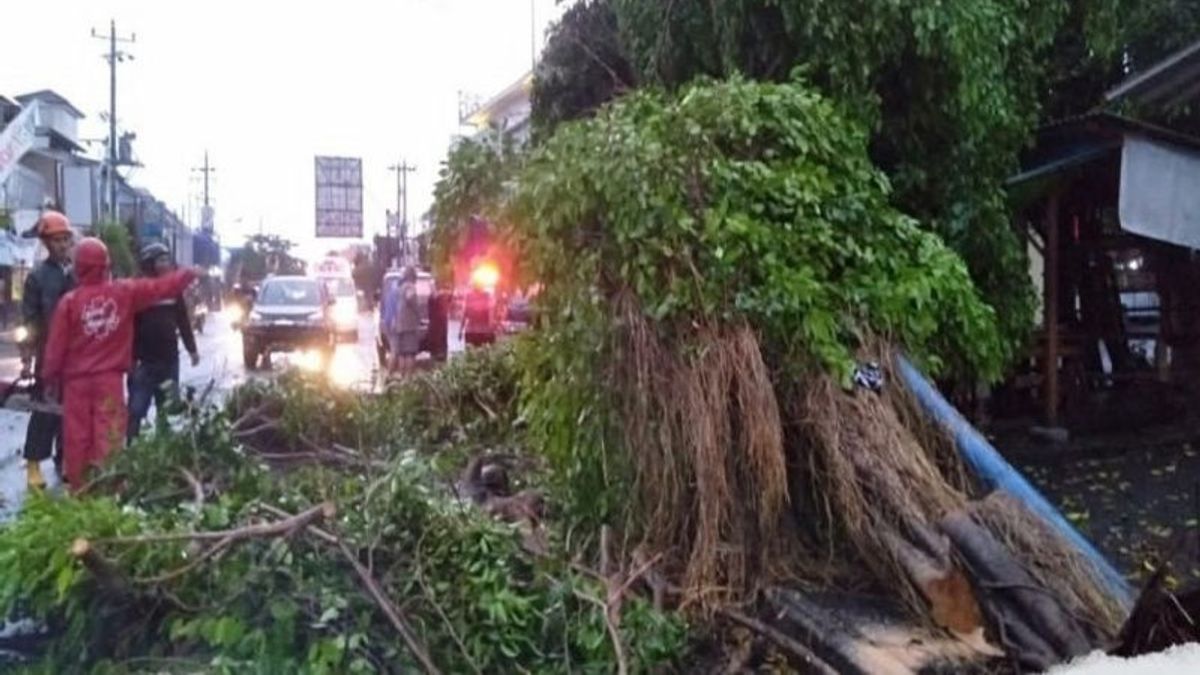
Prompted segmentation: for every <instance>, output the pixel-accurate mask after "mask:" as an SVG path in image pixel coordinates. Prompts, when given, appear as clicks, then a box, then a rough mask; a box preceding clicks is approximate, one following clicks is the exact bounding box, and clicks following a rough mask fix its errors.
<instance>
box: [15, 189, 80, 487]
mask: <svg viewBox="0 0 1200 675" xmlns="http://www.w3.org/2000/svg"><path fill="white" fill-rule="evenodd" d="M35 233H36V235H37V237H38V238H40V239H41V240H42V245H43V246H45V247H46V252H47V256H46V260H45V261H43V262H42V263H41V264H40V265H38V266H37V267H35V268H34V269H33V271H32V272H30V273H29V276H27V277H25V290H24V295H22V296H21V320H22V321H23V322H24V326H25V329H26V330H27V331H28V336H27V337H26V339H25V341H24V342H22V343H21V379H28V378H29V377H31V376H32V377H34V378H35V381H34V388H33V398H34V400H39V401H40V400H42V399H43V398H44V395H45V380H44V377H43V370H44V368H43V361H44V352H45V348H46V336H47V334H49V332H50V319H51V317H53V316H54V308H55V307H56V306H57V305H58V301H59V299H60V298H62V296H63V295H65V294H66V292H67V291H69V290H71V288H73V287H74V285H75V279H74V277H73V276H72V275H71V258H70V254H71V239H72V233H71V224H70V223H69V222H68V221H67V217H66V216H64V215H63V214H61V213H59V212H58V211H46V212H44V213H43V214H42V216H41V218H39V219H38V223H37V226H36V228H35ZM55 446H57V448H56V451H55V452H53V455H54V463H55V465H56V466H57V467H58V471H59V474H60V475H61V473H62V418H60V417H59V416H58V415H53V414H51V413H45V412H35V413H33V414H32V415H30V417H29V426H28V427H26V430H25V450H24V457H25V473H26V481H27V483H28V485H29V488H30V489H33V490H37V489H41V488H43V487H45V485H46V479H45V477H44V476H42V467H41V463H42V462H43V461H45V460H47V459H49V458H50V455H51V454H52V453H51V451H52V449H55Z"/></svg>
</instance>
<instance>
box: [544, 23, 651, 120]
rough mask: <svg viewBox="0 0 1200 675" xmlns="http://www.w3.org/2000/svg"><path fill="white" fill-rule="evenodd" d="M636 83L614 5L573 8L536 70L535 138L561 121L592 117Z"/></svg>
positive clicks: (551, 37) (553, 34) (555, 31)
mask: <svg viewBox="0 0 1200 675" xmlns="http://www.w3.org/2000/svg"><path fill="white" fill-rule="evenodd" d="M636 81H637V80H636V77H635V76H634V72H633V67H632V66H631V65H630V63H629V62H628V61H627V60H626V58H625V52H624V50H623V49H622V46H621V36H620V30H619V26H618V25H617V15H616V12H614V11H613V8H612V3H611V2H610V1H609V0H585V1H584V2H577V3H575V4H574V5H572V6H571V8H570V9H568V10H567V11H566V12H565V13H564V14H563V16H562V18H561V19H559V21H558V23H557V24H556V25H555V26H554V28H552V29H551V30H550V33H549V36H548V39H547V41H546V47H545V49H543V50H542V55H541V58H540V60H539V61H538V64H537V68H536V70H535V71H534V81H533V93H532V96H531V104H532V116H533V125H534V132H535V133H534V135H535V138H540V137H545V136H547V135H548V134H550V133H551V132H553V130H554V128H555V127H557V126H558V124H560V123H562V122H567V121H570V120H574V119H579V118H581V117H587V116H590V115H592V114H593V113H594V112H595V111H596V110H597V109H598V108H599V107H600V106H602V105H603V104H605V103H608V102H609V101H611V100H613V99H614V98H616V97H617V96H619V95H620V94H622V93H624V92H625V91H628V90H630V89H632V88H634V86H635V85H636Z"/></svg>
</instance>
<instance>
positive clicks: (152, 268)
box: [128, 243, 200, 442]
mask: <svg viewBox="0 0 1200 675" xmlns="http://www.w3.org/2000/svg"><path fill="white" fill-rule="evenodd" d="M138 262H139V263H140V265H141V269H142V275H143V276H145V277H147V278H151V279H153V278H159V277H163V276H165V275H167V274H168V273H170V271H171V267H172V265H171V251H170V249H168V248H167V247H166V246H165V245H163V244H159V243H153V244H147V245H146V246H145V247H143V248H142V251H141V255H139V256H138ZM180 338H182V339H183V346H184V347H185V348H186V349H187V352H188V356H190V357H191V360H192V366H197V365H199V364H200V353H199V352H198V351H197V350H196V335H195V333H193V331H192V318H191V314H190V313H189V312H188V306H187V302H186V301H185V300H184V297H183V295H182V294H180V295H177V296H175V297H173V298H167V299H166V300H160V301H158V302H157V303H155V304H154V305H152V306H151V307H149V308H148V309H146V310H144V311H142V312H139V313H138V315H137V317H136V318H135V319H134V329H133V372H132V373H130V375H129V432H128V440H129V441H130V442H132V441H133V439H135V438H137V435H138V433H139V432H140V431H141V427H142V421H143V420H145V419H146V414H147V413H149V412H150V403H151V402H153V403H154V409H155V410H156V411H157V412H158V414H159V415H163V414H166V405H167V401H168V400H178V399H179V340H180Z"/></svg>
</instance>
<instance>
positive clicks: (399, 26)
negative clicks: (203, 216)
mask: <svg viewBox="0 0 1200 675" xmlns="http://www.w3.org/2000/svg"><path fill="white" fill-rule="evenodd" d="M4 5H5V7H4V10H3V23H4V29H3V31H0V33H2V34H3V38H0V94H5V95H8V96H15V95H18V94H23V93H26V92H29V91H34V90H38V89H54V90H55V91H58V92H59V93H61V94H62V95H64V96H65V97H67V98H68V99H69V100H70V101H71V102H72V103H74V104H75V106H76V107H77V108H79V109H80V110H81V111H83V112H84V113H85V114H86V115H87V118H86V119H85V120H83V122H82V126H81V130H80V135H81V136H83V137H84V138H94V139H100V138H103V137H104V136H106V135H107V130H106V127H105V126H104V125H105V123H104V121H103V120H101V119H100V115H99V113H100V112H101V111H106V110H107V109H108V70H107V66H106V64H105V62H104V61H103V60H102V59H101V58H100V57H101V54H102V53H104V52H105V50H106V49H107V44H106V43H104V42H101V41H99V40H95V39H93V38H91V37H90V34H91V31H92V29H93V28H95V29H97V30H98V31H101V32H104V33H105V34H107V31H108V25H109V19H110V18H112V19H115V20H116V22H117V30H118V33H119V34H121V35H125V36H128V35H129V34H130V33H136V36H137V40H136V42H135V43H133V44H130V45H122V48H123V49H126V50H127V51H129V52H131V53H132V54H133V55H134V60H133V61H132V62H127V63H124V64H121V65H120V66H119V70H118V75H117V90H118V91H117V118H118V120H119V123H120V126H121V128H123V129H126V130H130V131H134V132H136V133H137V135H138V137H137V141H136V142H135V144H134V152H135V154H136V156H137V158H138V159H139V160H140V161H141V162H142V163H143V164H144V167H142V168H138V169H134V170H133V172H132V174H131V178H132V180H133V182H134V183H135V184H137V185H141V186H144V187H147V188H149V189H150V190H151V191H153V192H154V193H155V194H156V195H157V196H158V197H159V198H160V199H162V200H163V201H165V202H167V204H168V205H170V206H171V207H172V208H174V209H176V210H177V211H183V210H184V207H185V205H190V206H191V212H192V218H193V220H195V221H198V219H199V216H198V213H197V209H196V206H195V205H196V204H197V199H198V195H199V192H200V180H199V174H196V173H194V172H192V171H191V169H192V168H193V167H196V166H199V165H200V164H201V163H202V161H203V155H204V151H205V149H208V150H209V153H210V159H211V162H212V164H213V165H214V166H216V167H217V171H216V173H215V174H213V183H212V187H211V192H212V196H213V202H214V205H215V208H216V214H217V218H216V222H217V229H218V232H219V233H220V234H221V235H222V239H223V241H224V243H226V244H227V245H228V244H235V243H237V242H239V241H241V239H242V238H243V237H244V236H245V235H246V234H250V233H253V232H256V231H257V230H258V226H259V220H260V218H261V220H262V223H263V228H264V230H265V231H267V232H270V233H277V234H281V235H284V236H286V237H288V238H290V239H293V240H294V241H296V242H298V243H300V244H301V245H302V246H303V248H304V250H305V252H306V253H309V254H314V253H317V252H319V251H321V250H323V249H324V248H326V246H325V244H324V243H318V242H316V241H315V240H314V238H313V230H314V215H313V181H314V179H313V156H314V155H325V154H328V155H344V156H352V157H362V159H363V181H364V188H365V196H364V200H363V209H364V220H365V226H366V234H367V235H368V236H369V235H372V234H376V233H380V232H382V228H383V221H384V211H385V209H388V208H394V205H395V200H396V196H395V194H396V182H395V174H394V173H392V172H390V171H388V170H387V166H388V165H389V164H392V163H395V162H396V161H397V160H398V159H400V158H401V157H405V158H407V159H408V160H409V162H410V163H412V164H415V165H416V166H417V169H418V171H417V172H416V173H414V174H410V176H409V192H410V195H409V220H410V222H413V221H415V220H416V219H417V217H418V216H419V215H420V214H421V213H423V212H424V211H425V210H426V209H427V208H428V207H429V204H430V201H431V193H432V187H433V183H434V181H435V180H436V177H437V170H438V168H439V163H440V162H441V160H442V159H443V158H444V157H445V153H446V149H447V146H448V143H449V141H450V139H451V137H452V135H453V134H455V133H456V132H459V131H460V127H459V126H458V114H457V113H458V95H457V92H458V91H460V90H464V91H467V92H474V93H477V94H479V95H482V96H484V97H485V98H486V97H487V96H489V95H491V94H494V93H496V92H498V91H500V90H501V89H503V88H504V87H506V86H508V85H509V84H511V83H512V82H514V81H515V80H516V79H517V78H518V77H520V76H521V75H522V74H523V73H525V72H526V71H527V70H528V69H529V66H530V50H531V44H530V41H531V34H533V33H536V40H537V45H538V48H539V49H540V45H541V43H542V40H543V34H544V30H545V28H546V27H547V26H548V24H549V23H550V22H551V21H552V20H553V19H554V18H555V17H557V16H558V15H559V13H560V12H561V9H562V8H561V7H559V6H556V3H555V2H554V0H336V2H335V1H329V0H323V1H319V2H305V3H301V2H275V1H266V0H170V1H163V0H5V2H4ZM531 5H532V9H534V12H533V16H535V17H536V24H537V30H536V31H534V30H533V29H532V25H531ZM118 133H119V132H118ZM92 152H93V153H96V154H98V153H100V152H101V150H100V148H99V145H97V146H95V148H94V149H93V150H92ZM239 219H240V222H239ZM329 243H337V242H329Z"/></svg>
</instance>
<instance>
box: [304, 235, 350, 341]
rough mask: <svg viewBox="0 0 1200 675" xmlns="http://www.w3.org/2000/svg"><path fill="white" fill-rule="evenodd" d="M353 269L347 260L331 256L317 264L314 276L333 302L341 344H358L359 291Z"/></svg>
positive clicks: (335, 322)
mask: <svg viewBox="0 0 1200 675" xmlns="http://www.w3.org/2000/svg"><path fill="white" fill-rule="evenodd" d="M352 269H353V268H351V266H350V262H349V261H348V260H346V259H345V258H342V257H340V256H329V257H327V258H325V259H323V260H322V261H321V262H319V263H318V264H317V266H316V273H315V275H314V276H316V278H317V279H318V280H320V281H321V283H322V284H324V286H325V292H326V293H327V294H328V296H329V297H330V298H331V299H332V300H333V323H334V325H335V326H336V328H337V334H338V340H339V341H341V342H358V289H357V288H356V287H355V286H354V276H353V274H352Z"/></svg>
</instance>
